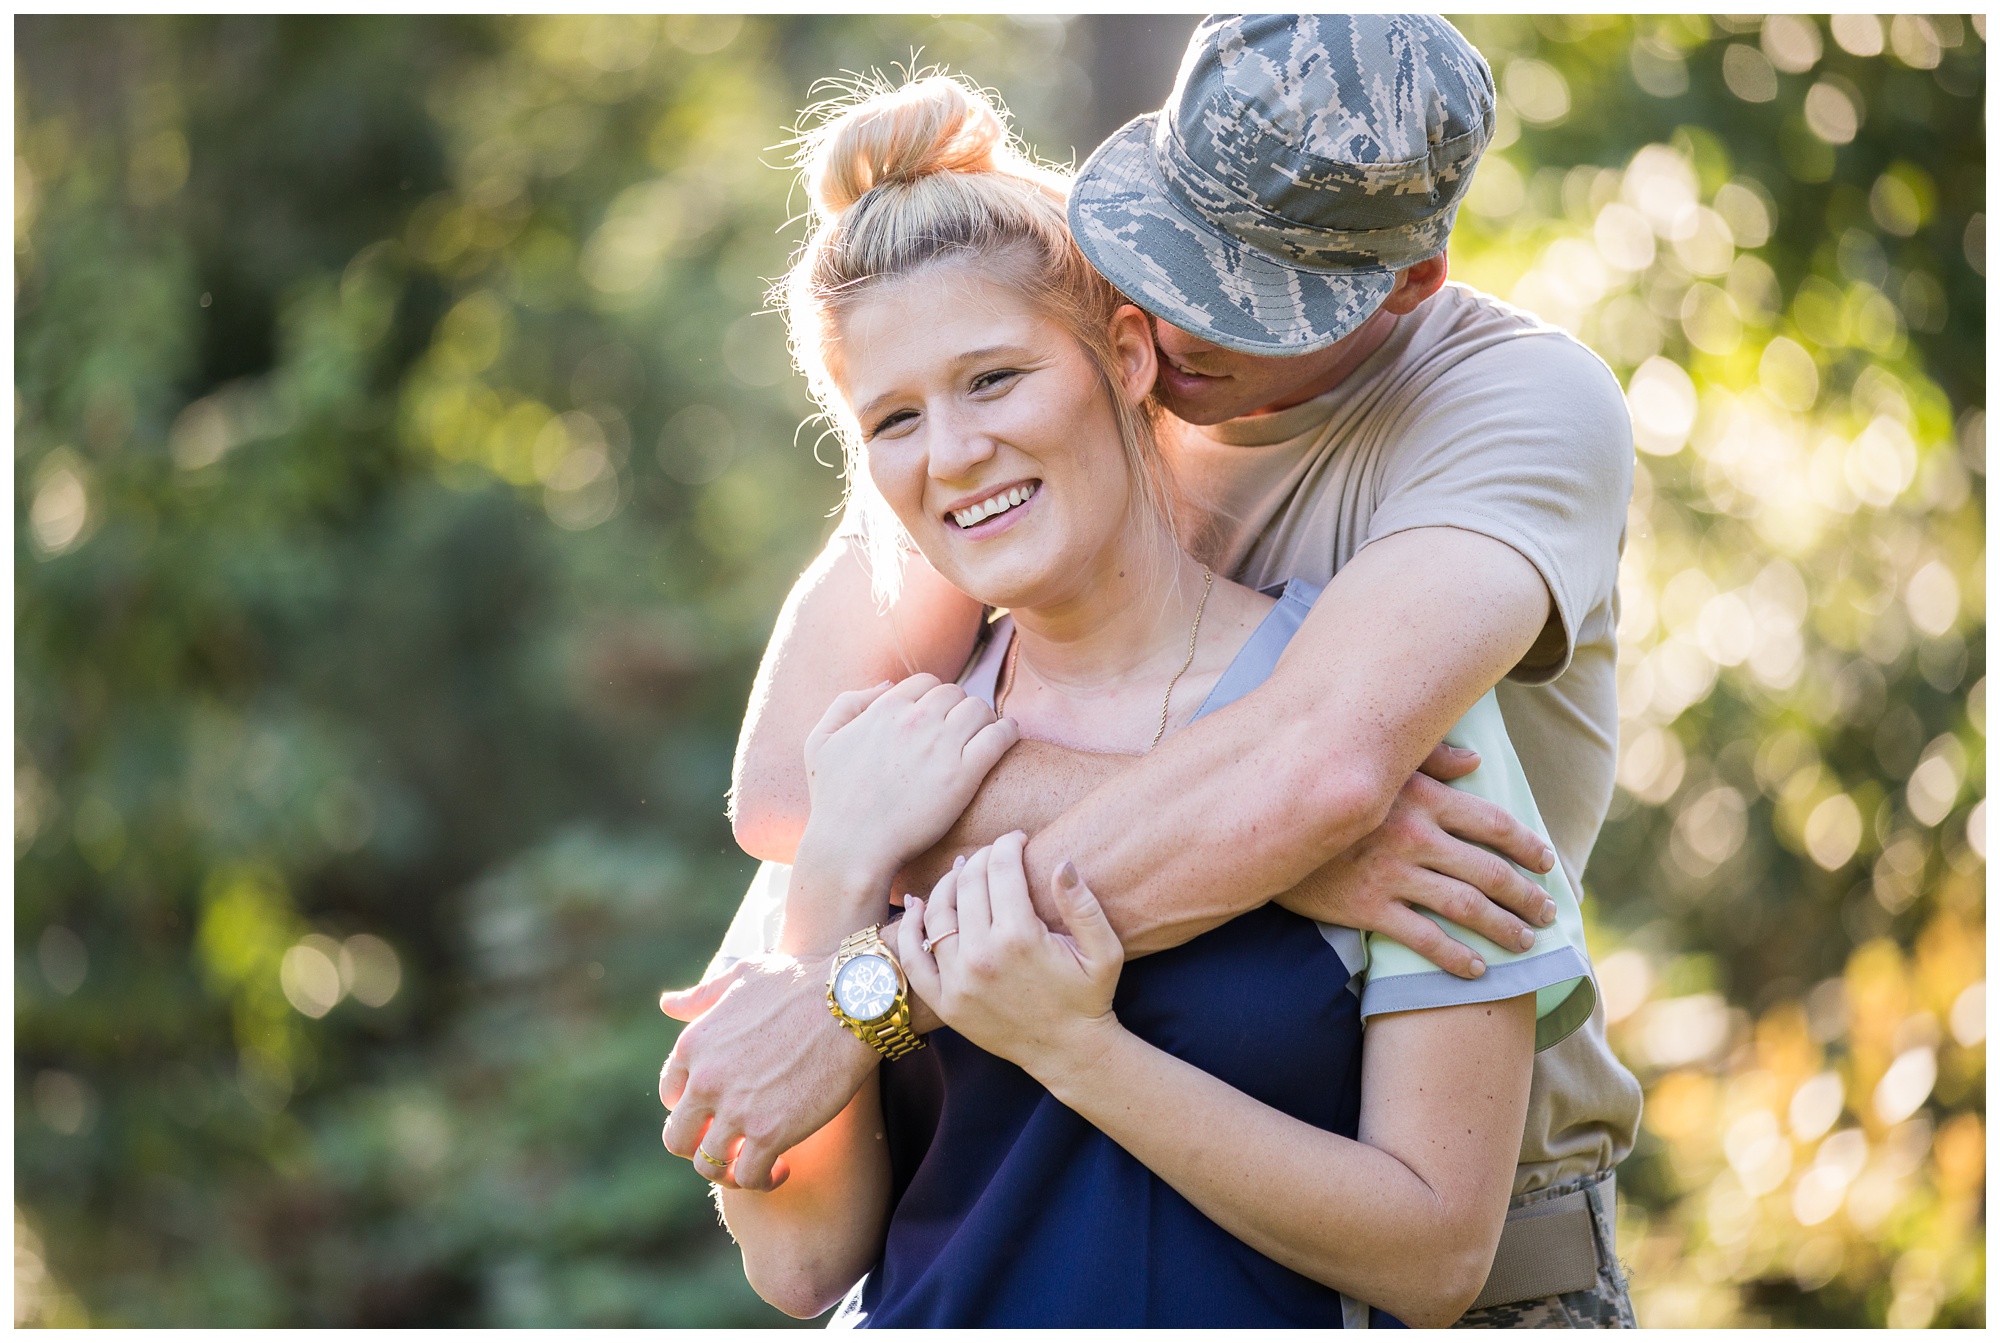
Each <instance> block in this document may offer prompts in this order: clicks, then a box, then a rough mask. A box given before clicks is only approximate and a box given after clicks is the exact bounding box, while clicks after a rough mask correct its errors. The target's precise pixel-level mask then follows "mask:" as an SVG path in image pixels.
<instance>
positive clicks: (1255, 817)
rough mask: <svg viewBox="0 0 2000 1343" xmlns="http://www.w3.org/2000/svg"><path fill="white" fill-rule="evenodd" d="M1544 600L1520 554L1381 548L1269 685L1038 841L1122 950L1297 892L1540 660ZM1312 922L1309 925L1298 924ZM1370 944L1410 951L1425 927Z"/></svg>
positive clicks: (1049, 901)
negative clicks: (1066, 870) (1439, 748)
mask: <svg viewBox="0 0 2000 1343" xmlns="http://www.w3.org/2000/svg"><path fill="white" fill-rule="evenodd" d="M1550 610H1551V598H1550V595H1549V592H1548V589H1547V587H1546V586H1545V585H1544V583H1543V582H1542V579H1541V576H1540V575H1539V574H1538V573H1537V572H1536V570H1535V568H1534V566H1533V565H1531V564H1530V563H1529V562H1528V560H1527V559H1526V558H1525V557H1523V556H1522V555H1521V554H1520V553H1519V552H1517V551H1515V550H1514V549H1512V548H1511V547H1509V546H1507V545H1505V544H1503V543H1501V542H1499V541H1495V540H1493V539H1491V538H1490V537H1485V536H1481V535H1478V534H1476V533H1473V532H1467V531H1462V530H1459V529H1457V528H1448V527H1436V528H1422V529H1417V530H1412V531H1407V532H1399V533H1396V534H1395V535H1392V536H1388V537H1384V538H1383V539H1381V540H1379V541H1376V542H1374V543H1372V544H1370V545H1369V546H1367V547H1366V548H1365V549H1363V550H1362V551H1361V553H1360V554H1359V555H1357V556H1355V557H1354V559H1353V560H1351V561H1350V562H1349V563H1348V564H1347V565H1346V566H1345V567H1344V568H1343V569H1341V571H1340V572H1339V573H1337V574H1335V575H1334V578H1333V581H1332V582H1331V583H1329V584H1328V585H1327V587H1326V590H1325V591H1324V592H1323V593H1322V594H1321V595H1320V598H1319V600H1318V602H1316V603H1315V604H1314V606H1313V610H1312V614H1311V615H1309V616H1308V617H1307V618H1306V622H1305V624H1304V625H1303V626H1302V627H1301V628H1300V630H1299V632H1298V633H1297V634H1296V635H1294V636H1293V638H1292V642H1291V644H1290V646H1289V647H1288V648H1287V649H1286V650H1285V654H1284V656H1283V658H1282V659H1281V660H1280V661H1279V663H1278V666H1277V669H1276V670H1275V671H1274V672H1273V673H1272V675H1271V677H1270V679H1269V680H1268V681H1266V682H1265V683H1264V684H1263V685H1261V686H1259V687H1258V688H1257V689H1256V690H1253V691H1252V692H1251V693H1250V694H1248V695H1246V696H1245V697H1244V698H1243V699H1241V700H1239V701H1237V702H1236V703H1235V704H1232V705H1230V706H1229V707H1227V708H1225V709H1223V710H1221V711H1220V712H1218V713H1216V714H1214V715H1212V716H1210V717H1208V718H1206V719H1203V720H1202V721H1200V722H1198V723H1194V724H1192V725H1190V726H1189V727H1188V728H1186V729H1184V730H1183V731H1181V732H1178V733H1176V734H1174V735H1173V736H1172V737H1169V738H1168V739H1167V740H1166V741H1164V742H1162V743H1161V744H1160V746H1159V747H1158V748H1156V749H1155V750H1154V751H1153V752H1151V753H1150V754H1149V755H1147V756H1146V757H1145V758H1143V759H1142V760H1140V761H1139V762H1138V763H1136V764H1135V765H1134V766H1133V767H1132V768H1131V769H1129V770H1127V771H1125V772H1124V773H1123V774H1122V775H1120V776H1119V778H1118V779H1117V780H1115V781H1114V782H1113V783H1112V784H1110V785H1107V786H1102V787H1099V788H1098V789H1096V790H1095V791H1093V792H1092V793H1091V794H1090V795H1089V796H1088V797H1086V798H1084V799H1083V801H1081V802H1080V803H1078V804H1077V805H1076V806H1074V807H1071V808H1070V809H1069V810H1068V811H1066V812H1064V813H1063V815H1062V816H1060V817H1059V818H1057V820H1056V821H1055V822H1054V823H1052V824H1051V825H1049V826H1047V827H1046V828H1044V829H1043V830H1041V831H1040V832H1038V833H1036V834H1035V835H1034V837H1033V838H1032V840H1031V842H1030V844H1029V846H1028V856H1027V868H1028V871H1029V873H1030V874H1031V877H1032V880H1033V881H1034V899H1035V909H1036V912H1037V913H1038V914H1040V915H1041V916H1042V918H1043V919H1044V920H1050V919H1054V918H1059V917H1060V911H1059V906H1058V905H1057V903H1056V901H1055V898H1054V892H1053V891H1051V890H1049V889H1048V887H1047V877H1046V874H1047V873H1049V872H1051V871H1054V870H1055V868H1056V866H1057V865H1058V864H1059V863H1061V862H1062V861H1063V860H1064V859H1070V860H1072V861H1074V862H1075V863H1076V865H1077V866H1078V867H1079V868H1080V869H1082V871H1083V872H1084V875H1085V878H1086V880H1088V881H1089V883H1090V886H1091V889H1092V890H1094V891H1096V892H1097V893H1098V897H1099V899H1100V900H1101V901H1102V902H1103V904H1104V908H1105V911H1106V913H1107V914H1108V915H1109V916H1110V919H1111V922H1112V926H1113V927H1114V928H1115V929H1117V931H1118V934H1119V938H1120V940H1121V941H1122V942H1123V943H1124V944H1125V947H1126V949H1127V952H1128V954H1143V953H1144V952H1147V951H1154V950H1159V949H1161V948H1164V947H1170V946H1177V945H1179V944H1180V943H1183V942H1186V941H1187V940H1188V939H1189V938H1190V937H1192V936H1194V935H1195V934H1197V933H1199V932H1201V931H1203V930H1204V929H1206V928H1208V927H1213V926H1214V925H1215V924H1216V923H1217V922H1220V921H1221V919H1219V918H1218V917H1217V916H1218V915H1221V916H1223V917H1228V916H1230V915H1232V914H1234V913H1239V912H1241V911H1243V910H1246V909H1251V908H1254V907H1256V906H1257V905H1259V904H1262V903H1264V902H1265V901H1267V900H1270V899H1272V898H1273V897H1274V896H1277V895H1279V894H1281V893H1283V892H1286V891H1289V890H1291V889H1292V888H1293V887H1295V886H1297V885H1298V884H1299V883H1300V882H1301V881H1302V880H1303V879H1304V878H1305V877H1306V876H1307V875H1308V874H1309V873H1311V872H1313V871H1314V870H1315V869H1317V868H1319V867H1321V866H1322V865H1324V864H1325V863H1327V862H1328V861H1329V860H1331V859H1333V858H1334V857H1335V856H1337V855H1338V854H1340V853H1341V852H1342V851H1343V850H1345V849H1347V848H1348V847H1349V846H1350V845H1352V844H1354V843H1355V842H1356V841H1357V840H1359V839H1361V838H1362V837H1363V836H1365V835H1367V834H1368V833H1369V832H1370V831H1373V830H1375V829H1376V828H1377V827H1378V826H1380V825H1381V824H1382V823H1383V821H1384V819H1385V818H1386V817H1387V816H1388V814H1389V811H1390V808H1391V805H1392V804H1393V803H1394V801H1395V800H1396V797H1397V794H1398V792H1399V790H1400V789H1401V788H1402V786H1403V784H1404V782H1405V781H1406V780H1407V779H1408V778H1409V777H1410V774H1411V773H1412V771H1414V770H1415V769H1416V767H1417V765H1418V763H1419V762H1420V761H1422V760H1423V759H1424V758H1425V756H1426V755H1427V754H1428V753H1429V751H1430V750H1431V748H1432V747H1433V746H1434V745H1435V744H1436V743H1437V742H1438V741H1439V740H1441V739H1442V738H1443V736H1444V734H1445V733H1446V732H1447V731H1448V730H1449V729H1450V728H1451V726H1452V724H1454V723H1456V722H1457V721H1458V720H1459V719H1460V718H1462V717H1463V716H1464V715H1465V713H1466V712H1467V711H1468V710H1469V709H1470V708H1471V707H1472V705H1473V704H1474V703H1475V702H1476V701H1477V700H1478V699H1479V697H1480V696H1481V695H1483V694H1485V693H1486V691H1487V690H1489V689H1491V688H1492V687H1493V686H1494V685H1495V684H1496V683H1497V682H1498V681H1499V680H1500V679H1501V678H1502V677H1503V676H1505V675H1506V674H1507V673H1508V671H1509V670H1511V669H1512V668H1513V667H1514V666H1515V664H1516V663H1518V662H1519V661H1520V660H1521V657H1522V656H1523V655H1524V654H1525V653H1526V652H1527V651H1528V650H1529V648H1530V647H1532V646H1533V644H1534V642H1535V640H1536V638H1537V637H1538V636H1539V635H1540V634H1541V632H1542V630H1543V628H1544V626H1545V625H1546V624H1547V623H1548V620H1549V615H1550ZM1301 912H1311V911H1310V910H1304V911H1301ZM1401 912H1402V913H1403V914H1404V915H1405V916H1406V917H1407V922H1408V924H1409V925H1411V926H1410V927H1407V928H1406V927H1403V926H1401V925H1400V923H1399V922H1396V921H1392V922H1391V924H1390V925H1389V926H1385V927H1381V928H1378V929H1376V931H1379V932H1383V933H1386V934H1387V935H1388V936H1390V937H1394V938H1397V939H1398V940H1402V939H1403V938H1404V936H1405V935H1406V934H1408V935H1410V936H1420V935H1421V934H1420V933H1418V931H1417V930H1416V929H1415V927H1414V925H1416V924H1421V923H1427V922H1428V920H1425V919H1423V918H1422V917H1421V916H1420V915H1417V914H1415V913H1414V912H1412V911H1410V910H1408V909H1403V910H1402V911H1401Z"/></svg>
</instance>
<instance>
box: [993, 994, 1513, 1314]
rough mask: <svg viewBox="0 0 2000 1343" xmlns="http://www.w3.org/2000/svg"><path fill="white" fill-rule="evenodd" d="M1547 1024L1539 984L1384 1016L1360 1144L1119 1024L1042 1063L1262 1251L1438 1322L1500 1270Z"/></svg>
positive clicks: (1070, 1097)
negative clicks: (1527, 990)
mask: <svg viewBox="0 0 2000 1343" xmlns="http://www.w3.org/2000/svg"><path fill="white" fill-rule="evenodd" d="M1534 1036H1535V1012H1534V996H1533V995H1532V994H1529V995H1524V996H1522V997H1519V998H1510V999H1507V1000H1505V1001H1504V1002H1497V1003H1478V1004H1473V1005H1471V1006H1466V1007H1446V1008H1437V1009H1434V1010H1432V1011H1429V1012H1406V1013H1400V1014H1397V1015H1392V1016H1384V1017H1378V1018H1376V1019H1375V1021H1374V1022H1372V1023H1371V1024H1370V1025H1369V1028H1368V1045H1367V1052H1366V1056H1365V1058H1364V1059H1363V1063H1362V1083H1361V1130H1360V1141H1358V1142H1356V1141H1351V1140H1349V1139H1347V1138H1342V1137H1340V1136H1338V1135H1336V1134H1332V1133H1328V1132H1326V1131H1325V1130H1324V1129H1318V1128H1314V1127H1313V1126H1311V1125H1310V1124H1306V1123H1303V1122H1301V1121H1299V1120H1297V1119H1294V1118H1292V1117H1291V1116H1290V1115H1287V1114H1284V1113H1283V1112H1281V1111H1278V1110H1274V1109H1272V1108H1271V1107H1270V1106H1268V1105H1265V1104H1263V1103H1262V1102H1259V1101H1256V1100H1253V1099H1251V1098H1250V1097H1248V1096H1246V1095H1244V1094H1243V1093H1242V1092H1240V1091H1238V1090H1236V1089H1235V1088H1233V1087H1231V1086H1228V1085H1226V1084H1225V1083H1222V1082H1219V1081H1217V1080H1216V1079H1215V1078H1213V1077H1211V1076H1209V1075H1208V1074H1207V1073H1205V1072H1202V1071H1201V1070H1200V1069H1198V1068H1196V1067H1194V1066H1193V1065H1192V1064H1189V1063H1186V1062H1183V1061H1182V1060H1180V1059H1177V1058H1175V1057H1174V1056H1173V1055H1171V1054H1168V1053H1166V1052H1165V1051H1164V1050H1161V1049H1157V1048H1155V1047H1154V1046H1152V1045H1149V1044H1147V1043H1146V1042H1145V1041H1143V1040H1141V1039H1139V1037H1138V1036H1136V1035H1133V1034H1132V1033H1131V1032H1130V1031H1127V1030H1125V1029H1124V1028H1123V1027H1122V1026H1121V1027H1118V1028H1116V1030H1115V1031H1106V1032H1105V1036H1104V1038H1103V1039H1102V1040H1100V1041H1098V1042H1097V1045H1096V1047H1095V1048H1087V1049H1081V1050H1077V1051H1075V1052H1065V1053H1064V1054H1063V1055H1061V1056H1051V1057H1050V1058H1049V1059H1048V1060H1047V1061H1046V1062H1044V1063H1041V1064H1039V1065H1038V1066H1039V1067H1040V1068H1041V1069H1042V1070H1043V1071H1039V1072H1038V1071H1036V1070H1035V1069H1033V1068H1031V1069H1030V1070H1029V1071H1031V1072H1035V1075H1036V1077H1037V1078H1038V1080H1040V1081H1041V1082H1042V1083H1043V1085H1045V1086H1047V1087H1048V1088H1049V1091H1050V1093H1051V1094H1052V1095H1054V1096H1055V1098H1056V1099H1057V1100H1059V1101H1061V1102H1062V1103H1063V1104H1065V1105H1067V1106H1069V1107H1070V1108H1071V1109H1072V1110H1075V1111H1076V1112H1077V1113H1078V1114H1080V1115H1082V1116H1083V1117H1084V1118H1085V1119H1087V1120H1089V1121H1090V1122H1091V1123H1092V1124H1095V1125H1096V1126H1097V1127H1098V1128H1100V1129H1102V1130H1103V1131H1104V1133H1105V1134H1106V1135H1107V1136H1109V1137H1110V1138H1111V1139H1112V1140H1113V1141H1114V1142H1116V1143H1117V1144H1118V1145H1119V1146H1120V1147H1123V1148H1124V1149H1125V1150H1126V1151H1128V1152H1130V1153H1131V1154H1132V1155H1133V1157H1135V1158H1136V1159H1137V1160H1139V1161H1140V1162H1141V1163H1143V1164H1144V1165H1145V1166H1146V1167H1147V1168H1149V1169H1150V1170H1152V1171H1153V1173H1154V1174H1156V1175H1158V1176H1159V1177H1160V1178H1161V1179H1163V1180H1165V1181H1166V1182H1167V1183H1168V1184H1170V1185H1172V1186H1173V1187H1174V1188H1175V1189H1176V1190H1178V1191H1179V1192H1180V1193H1181V1195H1182V1196H1183V1197H1185V1198H1186V1199H1187V1200H1188V1202H1190V1203H1192V1204H1194V1205H1195V1206H1196V1207H1197V1208H1200V1209H1201V1210H1202V1212H1204V1213H1206V1214H1207V1215H1208V1216H1209V1217H1210V1218H1211V1219H1212V1220H1213V1221H1214V1222H1215V1223H1216V1224H1217V1225H1218V1226H1220V1227H1222V1228H1223V1230H1225V1231H1227V1232H1229V1233H1230V1234H1231V1235H1233V1236H1235V1237H1236V1238H1237V1239H1238V1240H1241V1241H1243V1242H1244V1243H1245V1244H1247V1245H1249V1246H1250V1247H1251V1248H1252V1249H1254V1250H1257V1251H1258V1252H1259V1253H1261V1254H1265V1255H1268V1256H1269V1257H1270V1258H1272V1259H1275V1260H1277V1261H1278V1262H1279V1263H1281V1264H1283V1265H1285V1267H1287V1268H1289V1269H1292V1270H1294V1271H1295V1272H1298V1273H1302V1274H1304V1275H1305V1276H1306V1277H1308V1278H1311V1279H1313V1280H1314V1281H1315V1282H1322V1283H1325V1284H1326V1285H1327V1286H1329V1287H1333V1288H1336V1289H1338V1290H1340V1291H1342V1292H1345V1293H1347V1294H1348V1295H1349V1296H1352V1297H1355V1298H1357V1299H1359V1300H1362V1301H1366V1302H1368V1303H1370V1304H1371V1305H1376V1306H1380V1307H1381V1308H1382V1309H1383V1310H1386V1311H1388V1312H1389V1313H1390V1314H1392V1315H1394V1316H1396V1318H1398V1319H1400V1320H1402V1321H1403V1322H1404V1323H1405V1324H1409V1325H1413V1326H1416V1327H1419V1328H1432V1327H1442V1326H1444V1325H1448V1324H1450V1323H1451V1322H1452V1321H1454V1320H1456V1319H1457V1318H1458V1317H1459V1316H1460V1315H1462V1314H1464V1313H1465V1309H1466V1307H1467V1306H1470V1305H1471V1304H1472V1301H1473V1298H1474V1297H1476V1296H1478V1295H1479V1289H1480V1287H1481V1286H1482V1285H1484V1283H1485V1281H1486V1275H1487V1273H1488V1272H1489V1271H1490V1270H1491V1269H1492V1266H1493V1254H1494V1250H1495V1249H1496V1248H1497V1247H1498V1245H1499V1243H1500V1228H1501V1224H1502V1223H1503V1222H1504V1221H1505V1220H1506V1216H1507V1195H1508V1192H1509V1190H1510V1188H1511V1186H1512V1183H1513V1178H1514V1163H1515V1162H1516V1161H1517V1160H1518V1159H1519V1157H1520V1150H1521V1131H1522V1128H1523V1126H1524V1125H1525V1124H1526V1122H1527V1115H1528V1083H1529V1078H1530V1076H1531V1071H1532V1066H1533V1057H1534V1055H1533V1050H1534ZM1044 1072H1045V1073H1046V1075H1044Z"/></svg>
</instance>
